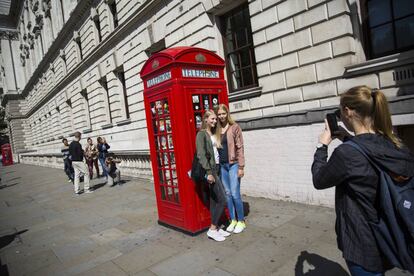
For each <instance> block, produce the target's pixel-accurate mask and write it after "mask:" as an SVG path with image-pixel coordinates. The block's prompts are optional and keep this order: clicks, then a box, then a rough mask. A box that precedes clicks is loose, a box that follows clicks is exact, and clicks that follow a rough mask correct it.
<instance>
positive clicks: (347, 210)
mask: <svg viewBox="0 0 414 276" xmlns="http://www.w3.org/2000/svg"><path fill="white" fill-rule="evenodd" d="M339 107H340V118H341V120H342V121H343V123H344V124H345V126H346V128H347V129H349V130H350V131H352V132H354V134H355V136H353V137H347V138H345V139H349V140H351V141H352V142H353V143H355V144H357V145H359V146H360V147H362V148H364V149H365V150H366V151H367V155H368V156H369V157H370V158H371V159H373V160H375V162H377V163H378V164H380V166H381V167H382V168H383V169H384V170H385V171H388V172H389V174H390V175H394V176H398V178H400V179H407V178H409V177H413V175H414V159H413V156H412V155H411V154H410V153H409V152H408V150H406V149H405V148H404V147H403V146H402V144H401V142H400V140H399V139H398V138H397V137H396V136H395V135H394V134H393V132H392V123H391V116H390V112H389V109H388V103H387V100H386V98H385V96H384V94H383V93H382V92H380V91H373V90H372V89H371V88H369V87H367V86H357V87H354V88H351V89H350V90H348V91H347V92H346V93H344V94H342V95H341V99H340V106H339ZM338 113H339V112H338ZM332 139H333V138H332V136H331V132H330V130H329V126H328V124H327V123H326V122H325V130H324V131H323V132H322V134H321V135H320V136H319V144H318V146H317V149H316V153H315V156H314V162H313V165H312V175H313V185H314V186H315V188H316V189H326V188H330V187H333V186H335V187H336V190H335V209H336V226H335V228H336V229H335V230H336V233H337V242H338V248H339V249H340V250H341V251H342V253H343V257H344V259H345V260H346V263H347V265H348V268H349V271H350V272H351V274H352V275H353V276H359V275H384V274H383V273H384V271H386V270H388V269H390V268H391V266H390V265H389V263H388V262H387V260H385V258H384V256H383V254H382V253H381V251H380V248H379V247H378V246H377V242H376V240H375V237H374V234H373V232H372V230H371V228H370V225H369V222H377V221H378V211H377V209H376V206H377V205H378V202H377V200H378V198H377V190H378V184H379V177H378V174H377V172H376V171H375V169H374V168H373V167H372V165H371V164H370V163H369V161H368V160H367V159H366V158H365V156H363V155H362V153H360V152H359V151H358V150H357V149H356V148H354V147H353V146H352V145H350V144H346V143H344V144H341V145H340V146H338V147H337V148H336V149H335V150H334V152H333V153H332V156H331V157H330V159H329V161H328V162H327V157H328V146H329V144H330V143H331V141H332ZM396 179H397V178H396Z"/></svg>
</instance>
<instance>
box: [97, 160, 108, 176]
mask: <svg viewBox="0 0 414 276" xmlns="http://www.w3.org/2000/svg"><path fill="white" fill-rule="evenodd" d="M98 159H99V163H101V166H102V175H103V176H105V177H108V172H107V171H106V166H105V158H98Z"/></svg>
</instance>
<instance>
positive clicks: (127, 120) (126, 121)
mask: <svg viewBox="0 0 414 276" xmlns="http://www.w3.org/2000/svg"><path fill="white" fill-rule="evenodd" d="M130 123H131V119H126V120H122V121H119V122H117V123H116V125H117V126H123V125H127V124H130Z"/></svg>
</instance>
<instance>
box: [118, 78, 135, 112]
mask: <svg viewBox="0 0 414 276" xmlns="http://www.w3.org/2000/svg"><path fill="white" fill-rule="evenodd" d="M116 76H117V78H118V80H119V82H120V83H121V85H122V96H121V97H123V99H124V106H125V118H126V119H129V118H131V116H130V115H129V104H128V95H127V89H126V83H125V72H124V71H123V70H119V71H117V72H116Z"/></svg>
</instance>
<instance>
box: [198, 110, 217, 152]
mask: <svg viewBox="0 0 414 276" xmlns="http://www.w3.org/2000/svg"><path fill="white" fill-rule="evenodd" d="M211 115H215V116H217V115H216V113H215V112H214V111H213V110H211V109H208V110H206V111H205V112H204V115H203V122H202V125H201V129H207V123H206V120H207V119H208V117H210V116H211ZM211 132H212V133H213V135H214V136H215V137H216V143H217V148H221V128H220V124H219V122H218V120H217V124H216V127H215V128H214V129H212V130H211Z"/></svg>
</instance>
